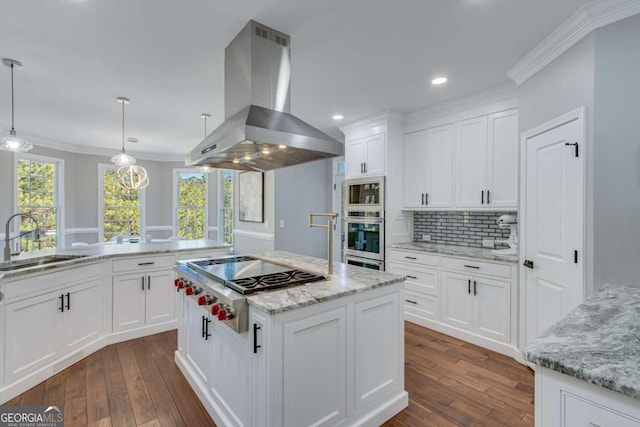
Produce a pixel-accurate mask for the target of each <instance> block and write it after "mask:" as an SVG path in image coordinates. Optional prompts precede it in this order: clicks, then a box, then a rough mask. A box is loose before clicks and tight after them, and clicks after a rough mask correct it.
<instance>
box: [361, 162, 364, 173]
mask: <svg viewBox="0 0 640 427" xmlns="http://www.w3.org/2000/svg"><path fill="white" fill-rule="evenodd" d="M363 164H364V163H360V173H364V166H362V165H363Z"/></svg>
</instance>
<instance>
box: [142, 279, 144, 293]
mask: <svg viewBox="0 0 640 427" xmlns="http://www.w3.org/2000/svg"><path fill="white" fill-rule="evenodd" d="M142 292H144V276H142Z"/></svg>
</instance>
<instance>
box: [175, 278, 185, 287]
mask: <svg viewBox="0 0 640 427" xmlns="http://www.w3.org/2000/svg"><path fill="white" fill-rule="evenodd" d="M173 284H174V285H175V286H176V287H177V288H182V287H184V282H183V281H182V279H176V280H174V281H173Z"/></svg>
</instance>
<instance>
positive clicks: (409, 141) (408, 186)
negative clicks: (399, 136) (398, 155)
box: [402, 131, 427, 208]
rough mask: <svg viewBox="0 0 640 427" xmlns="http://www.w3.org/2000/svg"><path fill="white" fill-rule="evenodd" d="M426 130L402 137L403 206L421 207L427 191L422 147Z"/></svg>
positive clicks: (424, 142)
mask: <svg viewBox="0 0 640 427" xmlns="http://www.w3.org/2000/svg"><path fill="white" fill-rule="evenodd" d="M426 141H427V132H426V131H422V132H416V133H410V134H408V135H405V137H404V163H403V183H402V191H403V200H404V203H403V204H404V207H405V208H423V207H424V193H426V191H427V173H426V165H425V159H424V157H425V152H424V147H425V144H426Z"/></svg>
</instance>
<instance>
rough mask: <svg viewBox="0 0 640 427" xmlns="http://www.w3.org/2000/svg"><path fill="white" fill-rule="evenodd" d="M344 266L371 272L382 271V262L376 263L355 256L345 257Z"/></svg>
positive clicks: (372, 260)
mask: <svg viewBox="0 0 640 427" xmlns="http://www.w3.org/2000/svg"><path fill="white" fill-rule="evenodd" d="M344 262H345V264H349V265H355V266H358V267H363V268H368V269H371V270H380V271H384V261H376V260H374V259H368V258H360V257H355V256H349V255H347V256H345V257H344Z"/></svg>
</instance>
